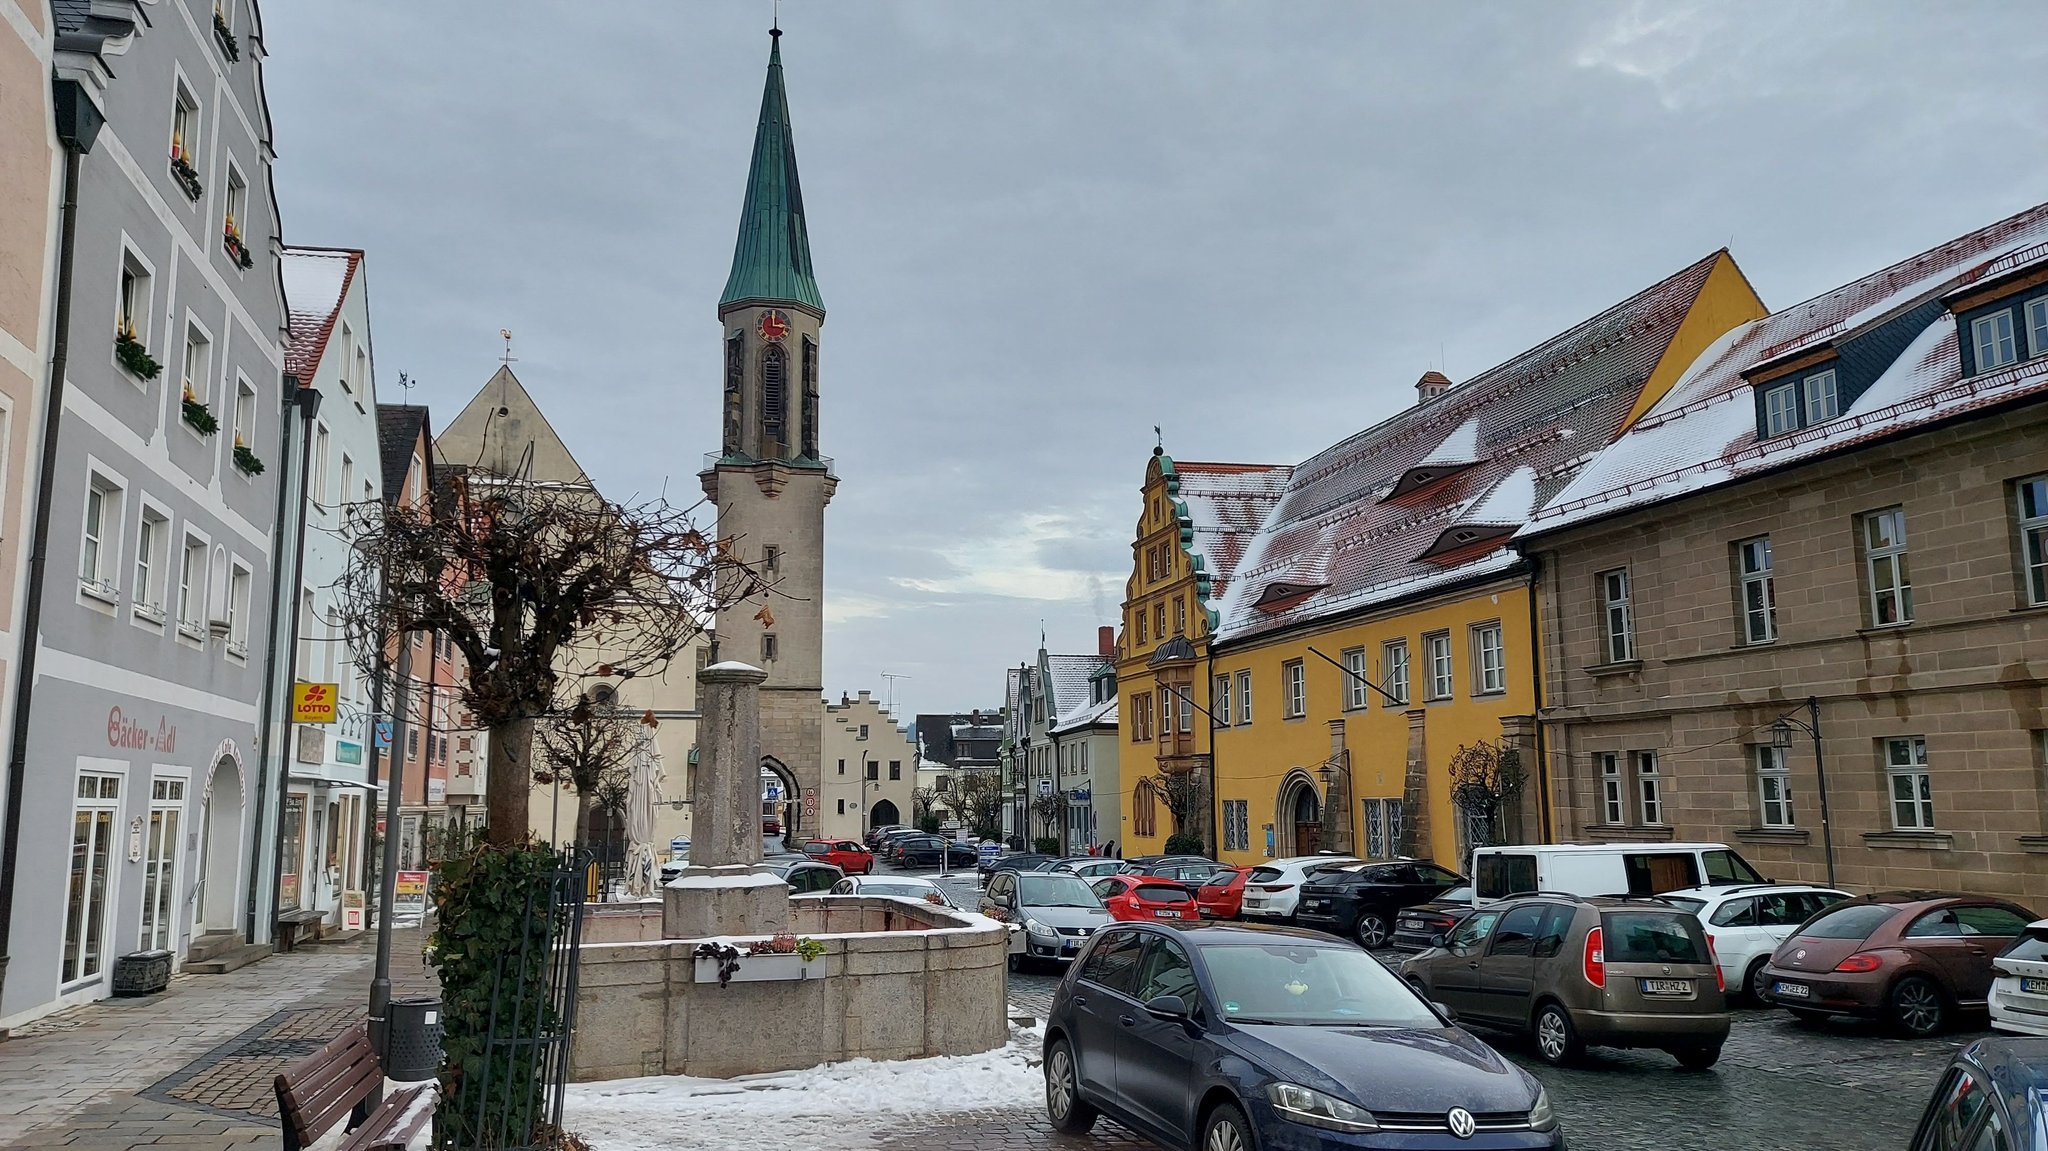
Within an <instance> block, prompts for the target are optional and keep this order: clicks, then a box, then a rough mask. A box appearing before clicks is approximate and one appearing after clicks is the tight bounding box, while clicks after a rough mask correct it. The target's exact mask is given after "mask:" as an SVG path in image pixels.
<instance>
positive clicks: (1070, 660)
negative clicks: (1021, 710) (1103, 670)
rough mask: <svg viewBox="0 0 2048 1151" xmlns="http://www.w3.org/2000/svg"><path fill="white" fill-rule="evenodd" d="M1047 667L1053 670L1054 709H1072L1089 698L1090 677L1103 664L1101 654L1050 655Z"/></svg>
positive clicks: (1056, 711)
mask: <svg viewBox="0 0 2048 1151" xmlns="http://www.w3.org/2000/svg"><path fill="white" fill-rule="evenodd" d="M1045 663H1046V667H1047V668H1048V669H1050V671H1051V672H1052V699H1051V704H1052V711H1053V714H1055V715H1057V714H1059V712H1060V711H1061V710H1066V709H1072V708H1073V707H1074V706H1075V705H1077V704H1081V703H1085V702H1087V699H1088V678H1089V677H1090V676H1092V675H1094V674H1095V669H1096V668H1098V667H1101V666H1102V657H1101V656H1099V655H1048V656H1046V657H1045Z"/></svg>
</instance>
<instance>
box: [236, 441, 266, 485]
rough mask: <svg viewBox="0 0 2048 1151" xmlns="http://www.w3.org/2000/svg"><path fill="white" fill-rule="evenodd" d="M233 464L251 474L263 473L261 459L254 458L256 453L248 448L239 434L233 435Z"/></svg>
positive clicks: (258, 474)
mask: <svg viewBox="0 0 2048 1151" xmlns="http://www.w3.org/2000/svg"><path fill="white" fill-rule="evenodd" d="M235 466H236V467H238V468H240V469H242V470H243V471H244V472H246V473H248V474H249V475H252V476H260V475H262V474H263V461H262V460H259V459H257V458H256V453H255V452H252V451H250V450H249V445H248V444H245V443H243V442H242V437H241V436H236V437H235Z"/></svg>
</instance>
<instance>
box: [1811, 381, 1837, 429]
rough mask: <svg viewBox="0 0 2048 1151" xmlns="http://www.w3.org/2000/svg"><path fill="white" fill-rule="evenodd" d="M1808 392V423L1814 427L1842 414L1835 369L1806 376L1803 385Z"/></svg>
mask: <svg viewBox="0 0 2048 1151" xmlns="http://www.w3.org/2000/svg"><path fill="white" fill-rule="evenodd" d="M1803 389H1804V391H1805V392H1806V425H1807V426H1808V427H1812V426H1813V425H1815V424H1818V423H1821V422H1823V421H1825V420H1832V419H1834V418H1835V417H1836V416H1838V415H1840V414H1841V411H1842V407H1841V402H1840V400H1839V399H1838V398H1837V394H1836V391H1835V370H1834V369H1833V368H1829V369H1828V370H1827V371H1825V372H1815V373H1814V374H1812V375H1810V376H1808V377H1806V380H1805V382H1804V385H1803Z"/></svg>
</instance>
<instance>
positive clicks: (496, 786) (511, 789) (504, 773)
mask: <svg viewBox="0 0 2048 1151" xmlns="http://www.w3.org/2000/svg"><path fill="white" fill-rule="evenodd" d="M532 795H533V721H532V720H531V719H514V720H507V721H506V722H504V723H498V724H493V725H492V726H491V768H490V774H489V775H488V776H486V777H485V781H484V810H485V811H486V812H488V813H489V823H487V824H486V825H485V827H484V838H485V840H486V841H487V842H489V843H490V845H491V846H492V847H517V846H519V845H520V844H522V843H525V842H526V840H527V836H528V834H529V833H528V828H527V815H526V807H527V801H528V799H529V798H531V796H532Z"/></svg>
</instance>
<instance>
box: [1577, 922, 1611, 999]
mask: <svg viewBox="0 0 2048 1151" xmlns="http://www.w3.org/2000/svg"><path fill="white" fill-rule="evenodd" d="M1602 943H1603V940H1602V938H1601V931H1600V929H1599V928H1597V927H1596V928H1594V929H1593V930H1591V931H1588V932H1587V933H1586V955H1585V959H1584V961H1583V964H1582V968H1583V970H1584V972H1585V975H1586V982H1588V983H1590V984H1592V985H1593V986H1595V987H1605V986H1607V952H1606V950H1605V949H1604V948H1603V947H1602V946H1601V944H1602Z"/></svg>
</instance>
